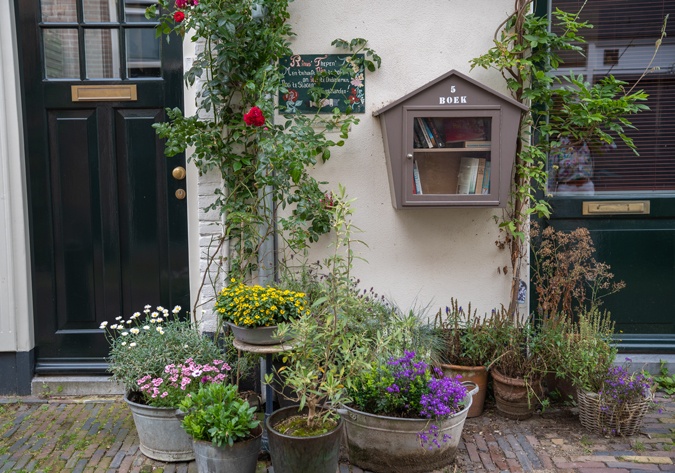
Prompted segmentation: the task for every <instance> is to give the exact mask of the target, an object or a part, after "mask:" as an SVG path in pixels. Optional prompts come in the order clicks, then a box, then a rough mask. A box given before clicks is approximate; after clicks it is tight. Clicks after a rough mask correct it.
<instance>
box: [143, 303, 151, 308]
mask: <svg viewBox="0 0 675 473" xmlns="http://www.w3.org/2000/svg"><path fill="white" fill-rule="evenodd" d="M151 308H152V306H151V305H150V304H148V305H146V306H145V307H144V309H151Z"/></svg>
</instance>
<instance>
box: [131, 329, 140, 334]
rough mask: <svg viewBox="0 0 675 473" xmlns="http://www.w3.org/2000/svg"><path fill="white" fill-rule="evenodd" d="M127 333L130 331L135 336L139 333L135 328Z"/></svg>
mask: <svg viewBox="0 0 675 473" xmlns="http://www.w3.org/2000/svg"><path fill="white" fill-rule="evenodd" d="M129 331H130V332H131V333H133V334H134V335H136V334H137V333H138V332H140V330H138V329H137V328H136V327H134V328H132V329H131V330H129Z"/></svg>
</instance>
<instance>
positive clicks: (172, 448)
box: [100, 306, 229, 461]
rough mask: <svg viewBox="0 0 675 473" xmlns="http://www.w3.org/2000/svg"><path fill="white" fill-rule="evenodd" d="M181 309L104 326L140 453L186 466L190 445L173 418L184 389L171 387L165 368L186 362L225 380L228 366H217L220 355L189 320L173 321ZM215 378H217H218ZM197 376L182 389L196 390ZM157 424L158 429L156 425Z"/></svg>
mask: <svg viewBox="0 0 675 473" xmlns="http://www.w3.org/2000/svg"><path fill="white" fill-rule="evenodd" d="M180 311H181V308H180V307H178V306H176V307H175V308H174V309H173V311H169V310H168V309H165V308H163V307H161V306H160V307H157V309H156V310H154V311H153V310H151V307H150V306H146V307H145V309H144V310H143V312H142V313H141V312H136V313H134V314H133V315H131V316H130V317H129V318H128V319H126V320H125V319H123V318H122V317H121V316H119V317H117V318H116V320H115V323H113V324H109V323H108V322H103V323H102V324H101V327H100V328H101V329H103V330H105V333H106V338H107V340H108V342H109V344H110V354H109V356H108V363H109V371H110V372H111V374H112V379H113V380H114V381H117V382H119V383H121V384H123V385H124V387H125V390H126V394H125V397H124V399H125V401H126V403H127V405H128V406H129V408H130V409H131V411H132V414H133V418H134V423H135V425H136V430H137V431H138V436H139V439H140V450H141V452H142V453H143V454H144V455H146V456H148V457H150V458H153V459H155V460H161V461H187V460H191V459H193V458H194V452H193V450H192V442H191V440H190V438H189V437H188V436H187V434H185V432H184V431H183V429H182V428H181V426H180V421H179V420H178V419H177V418H176V409H177V407H178V403H179V402H180V400H181V399H182V398H183V397H184V396H185V392H186V391H185V390H182V389H180V387H176V386H170V384H171V383H170V382H169V374H168V373H166V372H165V368H166V367H167V365H173V366H181V365H183V364H185V363H186V362H187V363H194V364H199V365H202V366H204V365H210V366H216V365H213V363H214V360H215V361H216V362H218V363H217V366H218V371H219V373H218V374H219V375H221V376H225V374H224V373H225V372H227V371H229V365H227V364H226V363H224V362H220V361H221V360H222V358H223V354H222V353H221V350H220V349H219V348H218V346H217V345H216V344H215V343H214V342H213V341H212V340H210V339H208V338H205V337H203V336H202V335H201V334H200V333H199V331H198V329H197V327H195V326H194V324H192V323H191V322H190V321H189V320H182V319H180V318H179V317H178V314H179V313H180ZM218 379H221V377H220V376H219V378H218ZM200 380H201V376H199V379H197V377H190V379H189V381H190V382H189V383H188V384H186V385H184V386H183V387H185V388H186V389H191V390H194V391H196V390H197V388H198V385H199V383H200ZM158 424H159V425H158Z"/></svg>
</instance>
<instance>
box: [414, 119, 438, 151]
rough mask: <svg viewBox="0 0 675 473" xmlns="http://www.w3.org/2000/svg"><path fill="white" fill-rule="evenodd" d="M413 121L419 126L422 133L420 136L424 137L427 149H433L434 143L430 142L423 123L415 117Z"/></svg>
mask: <svg viewBox="0 0 675 473" xmlns="http://www.w3.org/2000/svg"><path fill="white" fill-rule="evenodd" d="M415 120H416V121H417V123H418V124H419V127H420V130H421V131H422V135H424V139H425V140H426V142H427V145H428V146H427V147H428V148H433V147H434V142H433V141H432V140H431V135H429V132H428V131H427V127H426V126H425V125H424V122H423V121H422V119H421V118H420V117H415Z"/></svg>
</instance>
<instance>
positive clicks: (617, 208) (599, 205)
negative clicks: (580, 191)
mask: <svg viewBox="0 0 675 473" xmlns="http://www.w3.org/2000/svg"><path fill="white" fill-rule="evenodd" d="M582 213H583V214H584V215H626V214H642V215H647V214H649V201H648V200H607V201H602V202H584V205H583V212H582Z"/></svg>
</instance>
